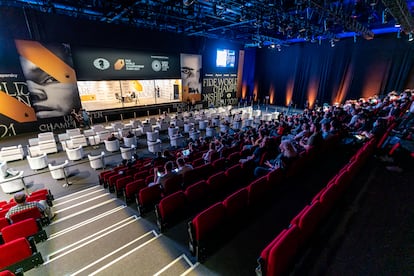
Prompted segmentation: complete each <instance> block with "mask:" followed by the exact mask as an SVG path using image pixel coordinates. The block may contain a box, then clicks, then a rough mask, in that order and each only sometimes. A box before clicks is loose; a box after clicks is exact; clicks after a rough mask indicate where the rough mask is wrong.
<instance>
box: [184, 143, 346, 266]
mask: <svg viewBox="0 0 414 276" xmlns="http://www.w3.org/2000/svg"><path fill="white" fill-rule="evenodd" d="M338 142H339V137H332V139H331V140H329V141H326V143H325V145H323V146H321V147H319V148H312V149H310V150H309V151H307V152H303V153H302V154H301V156H300V158H298V159H296V160H295V161H294V162H293V163H292V164H291V166H290V167H289V168H288V169H287V171H282V170H275V171H271V172H269V173H268V174H267V175H265V176H263V177H261V178H259V179H256V180H253V181H251V182H248V183H249V184H248V185H247V187H245V188H243V189H245V190H246V192H247V200H245V199H243V197H242V196H241V195H240V194H237V193H239V192H240V193H245V192H244V191H243V189H242V190H240V191H238V192H236V193H235V194H232V195H230V196H229V197H228V198H226V199H225V200H224V201H223V202H221V203H220V202H219V203H218V204H219V205H220V204H221V205H223V206H224V202H227V201H230V202H233V201H234V205H231V206H234V207H231V208H235V210H237V208H240V207H241V206H247V209H248V211H252V212H254V211H255V210H254V207H255V206H257V205H259V204H266V203H269V202H270V201H271V198H272V194H273V193H272V191H274V188H276V187H281V185H282V184H281V183H285V182H286V181H290V180H292V179H294V178H295V177H296V176H297V175H299V174H300V172H301V171H303V169H304V167H305V166H306V165H307V164H309V163H310V162H314V161H315V160H316V159H317V158H319V157H320V156H322V153H323V152H325V151H326V150H329V149H330V148H332V147H334V146H336V145H337V143H338ZM247 164H249V163H247ZM250 166H251V167H249V165H247V167H249V168H246V169H245V173H249V172H250V173H251V172H252V171H253V168H254V163H253V164H250ZM282 172H283V173H282ZM236 199H237V200H236ZM238 200H240V201H238ZM242 202H244V203H242ZM221 205H220V206H221ZM236 206H237V207H236ZM210 208H211V209H210ZM229 210H231V209H229V208H221V207H217V203H216V204H214V205H212V206H210V207H208V208H207V209H205V210H204V211H202V212H200V213H199V214H197V215H196V216H195V217H194V218H193V219H192V221H191V222H189V229H188V232H189V234H190V237H189V240H190V243H189V244H190V250H191V251H192V252H193V253H194V254H195V255H196V256H197V258H198V259H199V260H200V258H201V260H202V259H203V258H204V257H205V252H206V250H207V244H212V243H214V240H216V239H219V238H220V237H221V236H222V232H223V231H222V230H223V229H225V228H226V226H227V225H228V224H227V221H234V219H233V214H234V217H237V213H238V212H236V211H229ZM229 214H232V215H230V216H229ZM230 225H231V223H230ZM236 229H238V228H236V227H232V228H231V231H236Z"/></svg>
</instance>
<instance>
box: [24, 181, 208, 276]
mask: <svg viewBox="0 0 414 276" xmlns="http://www.w3.org/2000/svg"><path fill="white" fill-rule="evenodd" d="M53 208H54V210H55V213H56V218H55V220H54V221H53V223H51V224H50V225H49V226H47V227H46V229H45V230H46V232H47V234H48V237H49V238H48V239H47V240H46V241H44V242H42V243H39V244H38V245H37V247H38V250H39V251H40V252H41V253H42V256H43V259H44V261H45V262H44V264H43V265H41V266H39V267H37V268H34V269H32V270H30V271H27V272H26V273H25V275H29V276H30V275H191V274H193V273H194V274H193V275H200V274H199V273H195V272H194V268H196V267H197V266H198V264H193V262H192V261H191V257H189V256H190V255H189V254H188V253H187V252H184V251H183V250H182V246H180V245H178V244H176V242H175V241H173V240H172V239H170V238H168V237H167V236H165V235H162V234H159V233H158V232H157V231H156V230H155V226H154V225H153V224H152V223H150V222H149V221H147V220H145V219H142V218H141V217H140V216H139V214H138V213H137V212H135V211H134V209H133V208H129V207H127V206H126V205H124V202H122V201H121V200H119V199H117V198H115V197H113V196H112V195H111V194H109V193H108V192H107V191H105V190H104V189H103V188H102V187H101V186H92V187H90V188H87V189H85V190H82V191H79V192H76V193H73V194H71V195H68V196H65V197H61V198H57V199H55V201H54V207H53Z"/></svg>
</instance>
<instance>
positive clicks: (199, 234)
mask: <svg viewBox="0 0 414 276" xmlns="http://www.w3.org/2000/svg"><path fill="white" fill-rule="evenodd" d="M225 219H226V209H225V207H224V205H223V204H222V203H221V202H218V203H216V204H214V205H212V206H210V207H209V208H207V209H206V210H204V211H202V212H201V213H199V214H198V215H197V216H195V217H194V218H193V219H192V220H191V221H190V222H189V224H188V227H189V229H188V233H189V235H190V237H189V238H190V241H189V246H190V251H191V252H192V253H193V254H194V255H195V256H196V257H197V260H198V261H199V262H202V261H203V260H204V257H205V251H206V250H207V249H206V247H207V245H210V243H213V242H212V240H214V239H215V238H217V236H220V235H222V234H223V233H222V230H223V228H224V225H225Z"/></svg>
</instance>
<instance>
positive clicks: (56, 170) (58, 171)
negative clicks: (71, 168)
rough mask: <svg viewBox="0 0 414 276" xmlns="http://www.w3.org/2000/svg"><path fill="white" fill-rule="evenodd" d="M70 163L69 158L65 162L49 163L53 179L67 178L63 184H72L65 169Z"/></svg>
mask: <svg viewBox="0 0 414 276" xmlns="http://www.w3.org/2000/svg"><path fill="white" fill-rule="evenodd" d="M68 164H69V161H68V160H65V162H64V163H63V164H59V165H52V164H48V167H49V171H50V174H51V175H52V178H53V179H55V180H61V179H65V184H63V187H67V186H69V185H71V184H72V183H71V182H68V177H67V173H66V170H65V168H66V167H67V165H68Z"/></svg>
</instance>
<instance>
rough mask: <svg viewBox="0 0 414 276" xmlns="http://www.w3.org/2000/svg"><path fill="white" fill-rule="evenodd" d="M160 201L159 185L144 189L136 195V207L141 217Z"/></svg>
mask: <svg viewBox="0 0 414 276" xmlns="http://www.w3.org/2000/svg"><path fill="white" fill-rule="evenodd" d="M160 199H161V188H160V186H159V185H153V186H150V187H145V188H143V189H141V190H140V191H139V192H138V195H137V207H138V211H139V212H140V213H141V216H142V215H143V214H144V213H145V212H147V211H149V210H152V209H153V208H154V206H155V204H157V203H158V202H159V201H160Z"/></svg>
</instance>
